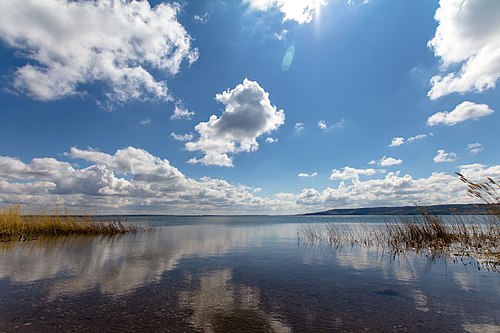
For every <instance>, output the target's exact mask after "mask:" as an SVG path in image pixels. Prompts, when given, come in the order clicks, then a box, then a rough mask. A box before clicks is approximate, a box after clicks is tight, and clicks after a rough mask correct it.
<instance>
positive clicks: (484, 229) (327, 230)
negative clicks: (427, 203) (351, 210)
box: [301, 174, 500, 267]
mask: <svg viewBox="0 0 500 333" xmlns="http://www.w3.org/2000/svg"><path fill="white" fill-rule="evenodd" d="M458 176H459V177H460V180H461V181H462V182H463V183H465V184H466V185H467V187H468V193H469V195H470V196H472V197H474V198H477V199H479V200H481V201H482V203H484V204H486V206H487V209H488V212H489V215H483V216H481V217H478V216H473V217H470V216H469V217H466V216H451V217H450V216H440V215H435V214H430V213H428V212H426V211H425V210H424V209H422V211H421V215H420V216H417V217H415V216H412V217H400V219H399V220H395V221H390V222H387V223H386V224H385V226H377V227H368V226H366V225H365V226H363V228H361V229H353V228H352V227H348V226H345V225H338V224H327V225H326V226H324V227H314V226H311V225H306V226H305V227H304V228H303V229H302V230H301V235H302V239H304V240H305V241H306V242H307V243H318V242H327V243H328V244H329V245H330V246H335V245H339V244H359V245H366V246H382V247H384V248H385V249H386V250H387V251H390V252H392V253H403V252H405V251H408V250H411V251H417V252H419V251H422V250H430V251H432V252H433V253H437V252H440V253H448V254H451V255H455V256H456V255H458V256H474V257H476V258H477V259H480V260H482V261H483V262H485V263H486V264H488V265H490V266H494V267H498V266H499V265H500V197H499V195H498V191H499V189H500V184H499V183H497V182H496V181H494V180H493V179H491V178H488V181H487V182H484V183H474V182H471V181H469V180H468V179H466V178H465V177H464V176H463V175H461V174H458Z"/></svg>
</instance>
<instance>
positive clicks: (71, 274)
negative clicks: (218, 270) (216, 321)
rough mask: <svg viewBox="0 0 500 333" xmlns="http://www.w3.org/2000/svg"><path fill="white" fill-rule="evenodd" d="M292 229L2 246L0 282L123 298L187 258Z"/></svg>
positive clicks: (173, 232) (170, 231)
mask: <svg viewBox="0 0 500 333" xmlns="http://www.w3.org/2000/svg"><path fill="white" fill-rule="evenodd" d="M294 233H295V229H294V226H287V225H275V226H273V227H272V228H271V227H266V226H261V227H252V228H249V227H225V226H222V225H212V226H195V225H190V226H172V227H168V228H160V229H158V230H156V231H154V232H144V233H137V234H131V235H122V236H114V237H81V236H80V237H63V238H52V239H39V240H35V241H30V242H22V243H3V244H2V243H0V253H1V257H0V278H8V279H10V280H11V281H12V282H14V283H31V282H35V281H38V280H43V279H52V280H54V281H53V283H52V284H51V288H50V289H51V296H55V295H59V294H78V293H81V292H84V291H86V290H90V289H93V288H99V289H100V291H101V292H102V293H104V294H109V295H115V296H119V295H121V294H124V293H127V292H129V291H131V290H134V289H136V288H137V287H139V286H142V285H144V284H148V283H153V282H157V281H159V280H160V279H161V277H162V275H163V273H164V272H167V271H170V270H172V269H173V268H175V267H176V266H177V265H178V263H179V261H180V260H182V259H183V258H190V257H209V256H223V255H225V254H227V253H230V252H231V251H238V250H242V249H245V248H248V247H249V246H252V247H259V246H260V245H261V243H262V242H263V241H265V239H269V238H271V239H275V240H278V239H280V238H286V237H288V236H289V235H290V234H294Z"/></svg>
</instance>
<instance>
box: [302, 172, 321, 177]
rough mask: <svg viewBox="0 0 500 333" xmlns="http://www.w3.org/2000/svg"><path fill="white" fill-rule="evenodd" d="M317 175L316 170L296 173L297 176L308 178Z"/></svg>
mask: <svg viewBox="0 0 500 333" xmlns="http://www.w3.org/2000/svg"><path fill="white" fill-rule="evenodd" d="M317 175H318V173H317V172H313V173H311V174H309V173H305V172H301V173H299V174H298V175H297V177H301V178H310V177H316V176H317Z"/></svg>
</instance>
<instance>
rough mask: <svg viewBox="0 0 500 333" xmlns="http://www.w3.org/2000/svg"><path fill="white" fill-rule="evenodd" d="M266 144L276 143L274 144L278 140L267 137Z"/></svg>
mask: <svg viewBox="0 0 500 333" xmlns="http://www.w3.org/2000/svg"><path fill="white" fill-rule="evenodd" d="M266 142H267V143H276V142H278V139H276V138H272V137H270V136H268V137H267V138H266Z"/></svg>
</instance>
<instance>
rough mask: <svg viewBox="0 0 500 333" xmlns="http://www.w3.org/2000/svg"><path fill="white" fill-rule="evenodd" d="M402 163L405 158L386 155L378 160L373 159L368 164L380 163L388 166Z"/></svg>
mask: <svg viewBox="0 0 500 333" xmlns="http://www.w3.org/2000/svg"><path fill="white" fill-rule="evenodd" d="M401 163H403V160H401V159H397V158H394V157H387V156H384V157H382V158H381V159H380V160H378V161H375V160H371V161H370V162H369V163H368V164H372V165H374V164H378V165H380V166H383V167H387V166H393V165H398V164H401Z"/></svg>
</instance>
